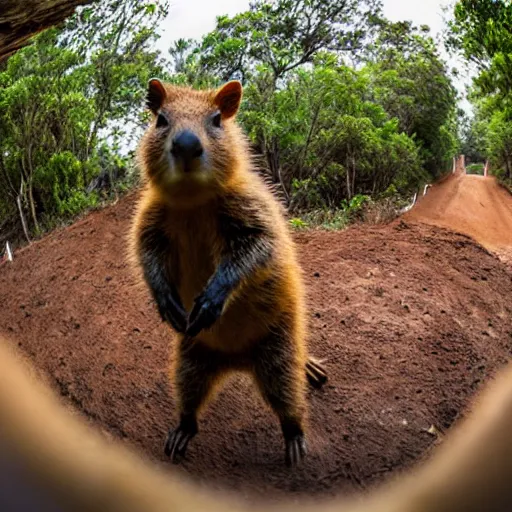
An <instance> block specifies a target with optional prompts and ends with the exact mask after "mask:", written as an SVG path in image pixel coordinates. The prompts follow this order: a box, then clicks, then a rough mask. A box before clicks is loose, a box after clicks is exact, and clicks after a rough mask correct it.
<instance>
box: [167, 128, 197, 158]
mask: <svg viewBox="0 0 512 512" xmlns="http://www.w3.org/2000/svg"><path fill="white" fill-rule="evenodd" d="M171 153H172V154H173V156H174V157H175V158H182V159H183V160H185V161H191V160H193V159H194V158H199V157H200V156H201V155H202V154H203V146H202V144H201V141H200V140H199V137H198V136H197V135H195V134H194V133H192V132H191V131H190V130H184V131H182V132H180V133H178V135H176V137H174V140H173V141H172V148H171Z"/></svg>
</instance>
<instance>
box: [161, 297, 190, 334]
mask: <svg viewBox="0 0 512 512" xmlns="http://www.w3.org/2000/svg"><path fill="white" fill-rule="evenodd" d="M156 302H157V305H158V312H159V313H160V316H161V318H162V320H163V321H164V322H167V323H168V324H170V325H171V327H172V328H173V329H174V330H175V331H177V332H179V333H184V332H185V329H186V328H187V313H186V312H185V310H184V309H183V306H182V305H181V301H180V300H179V299H177V300H176V299H174V298H173V297H172V295H171V294H168V295H162V296H157V300H156Z"/></svg>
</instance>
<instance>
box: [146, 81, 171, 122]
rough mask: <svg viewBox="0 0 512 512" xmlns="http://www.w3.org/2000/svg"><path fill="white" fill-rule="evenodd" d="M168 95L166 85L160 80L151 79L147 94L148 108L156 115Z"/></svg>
mask: <svg viewBox="0 0 512 512" xmlns="http://www.w3.org/2000/svg"><path fill="white" fill-rule="evenodd" d="M166 96H167V93H166V92H165V86H164V84H163V83H162V82H161V81H160V80H158V78H151V80H150V81H149V82H148V91H147V94H146V106H147V107H148V108H149V110H151V112H153V114H156V113H157V112H158V110H159V109H160V107H161V106H162V105H163V103H164V101H165V98H166Z"/></svg>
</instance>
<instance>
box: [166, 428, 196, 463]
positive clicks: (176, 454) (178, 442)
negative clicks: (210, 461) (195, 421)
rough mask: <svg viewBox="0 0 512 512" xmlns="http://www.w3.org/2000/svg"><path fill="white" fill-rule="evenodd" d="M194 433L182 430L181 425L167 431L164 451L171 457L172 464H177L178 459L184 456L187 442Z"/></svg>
mask: <svg viewBox="0 0 512 512" xmlns="http://www.w3.org/2000/svg"><path fill="white" fill-rule="evenodd" d="M195 434H196V433H195V432H190V431H186V430H184V429H183V428H182V427H181V426H179V427H178V428H177V429H176V430H170V431H169V435H168V436H167V441H166V443H165V448H164V453H165V455H166V456H167V457H170V458H171V462H172V463H173V464H178V462H179V459H180V458H183V457H185V453H186V451H187V446H188V443H189V441H190V440H191V439H192V438H193V437H194V436H195Z"/></svg>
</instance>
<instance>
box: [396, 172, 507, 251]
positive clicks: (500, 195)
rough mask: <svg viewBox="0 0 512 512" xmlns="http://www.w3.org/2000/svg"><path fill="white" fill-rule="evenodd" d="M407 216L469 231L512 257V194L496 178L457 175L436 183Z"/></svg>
mask: <svg viewBox="0 0 512 512" xmlns="http://www.w3.org/2000/svg"><path fill="white" fill-rule="evenodd" d="M404 219H406V220H411V221H418V222H424V223H427V224H433V225H436V226H442V227H446V228H449V229H451V230H453V231H456V232H459V233H465V234H466V235H469V236H471V237H473V238H474V239H475V240H477V241H478V242H479V243H480V244H482V245H483V246H484V247H487V248H488V249H489V250H492V251H495V252H498V253H500V254H503V255H505V256H506V255H507V253H508V255H509V257H510V256H512V195H510V194H509V193H508V192H507V191H506V190H505V189H504V188H503V187H501V186H500V185H499V184H498V183H497V181H496V179H495V178H494V177H483V176H478V175H465V174H463V173H457V174H453V175H451V176H450V177H449V178H448V179H446V180H444V181H442V182H440V183H438V184H435V185H433V186H432V187H431V189H430V190H429V191H428V193H427V195H426V196H423V197H422V198H421V199H420V201H419V202H418V203H417V205H416V206H415V207H414V208H413V209H412V210H411V211H410V212H408V213H407V214H406V215H405V216H404Z"/></svg>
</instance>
